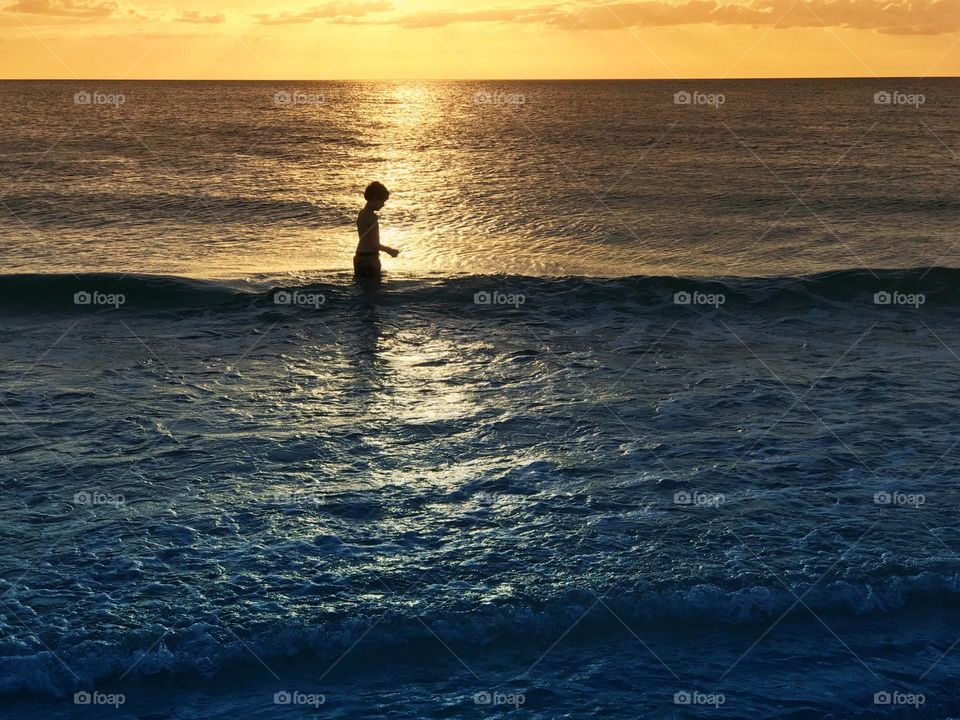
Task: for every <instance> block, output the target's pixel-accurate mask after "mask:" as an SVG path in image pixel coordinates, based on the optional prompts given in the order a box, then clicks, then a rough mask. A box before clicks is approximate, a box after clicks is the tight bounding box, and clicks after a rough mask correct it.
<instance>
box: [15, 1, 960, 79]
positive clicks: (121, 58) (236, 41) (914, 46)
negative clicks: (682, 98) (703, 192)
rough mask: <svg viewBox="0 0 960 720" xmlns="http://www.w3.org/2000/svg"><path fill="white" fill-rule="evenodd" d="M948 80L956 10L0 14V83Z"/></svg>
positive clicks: (723, 4)
mask: <svg viewBox="0 0 960 720" xmlns="http://www.w3.org/2000/svg"><path fill="white" fill-rule="evenodd" d="M921 75H960V0H637V1H636V2H631V1H629V0H616V1H614V2H606V1H604V0H570V1H569V2H549V0H548V1H547V2H531V1H530V0H504V2H502V3H501V2H496V0H495V1H494V2H479V1H478V0H327V1H325V2H324V1H321V2H309V1H306V2H304V1H301V2H296V1H291V2H285V0H280V1H279V2H276V3H270V4H266V3H262V2H255V1H253V0H209V1H208V2H203V3H200V4H197V3H192V2H180V1H178V0H0V77H4V78H116V79H120V78H130V79H136V78H184V79H193V78H197V79H202V78H222V79H244V78H247V79H297V80H308V79H318V80H324V79H375V78H382V79H415V78H423V79H426V78H464V79H493V78H505V79H506V78H675V77H679V78H700V77H721V78H723V77H816V76H866V77H871V76H921Z"/></svg>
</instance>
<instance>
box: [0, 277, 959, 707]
mask: <svg viewBox="0 0 960 720" xmlns="http://www.w3.org/2000/svg"><path fill="white" fill-rule="evenodd" d="M957 280H958V277H957V272H956V271H954V270H948V269H932V270H929V271H927V270H915V271H906V272H905V271H882V272H869V271H849V272H844V273H838V274H832V275H826V276H824V275H821V276H813V277H809V278H805V279H776V278H757V279H739V280H726V281H712V282H706V281H696V280H682V279H677V278H622V279H613V280H591V279H584V278H569V279H565V280H544V279H536V278H524V277H518V276H486V277H464V278H460V279H455V280H443V279H439V278H437V279H423V280H417V281H413V280H408V281H391V282H388V283H387V284H385V285H384V286H382V287H381V288H379V289H373V288H361V287H357V286H354V285H352V284H351V283H349V282H348V281H347V280H346V279H345V278H340V279H338V278H332V279H331V280H329V281H326V282H318V283H313V284H310V285H296V286H291V285H283V284H280V285H275V284H273V283H264V284H261V285H256V284H254V283H246V284H244V285H240V284H239V283H234V284H230V285H228V284H225V283H212V282H207V281H195V280H185V279H178V278H164V277H143V276H126V277H120V276H117V275H80V276H49V275H48V276H6V277H4V279H3V291H2V298H0V299H2V308H3V310H2V318H3V323H2V333H3V337H2V340H3V342H2V344H0V348H2V349H0V353H2V368H3V370H2V374H3V388H4V394H3V396H2V398H0V400H2V403H3V408H4V414H3V416H2V422H3V433H2V438H3V439H2V445H0V451H2V459H3V462H2V463H0V469H2V472H3V489H4V493H3V494H2V496H0V502H2V504H3V510H4V512H3V517H4V519H5V521H4V526H3V527H4V537H5V543H4V546H5V547H6V548H7V551H6V552H5V553H4V556H3V568H2V578H3V580H2V591H3V596H2V598H3V605H2V609H3V613H2V617H3V622H4V625H5V627H4V630H5V633H4V636H3V639H2V641H0V653H2V659H0V669H2V675H0V678H2V679H0V682H2V685H0V691H2V692H3V695H4V697H5V698H6V701H5V702H6V703H8V704H7V706H6V709H5V716H8V717H26V716H28V715H30V716H36V715H37V714H38V713H39V714H42V716H44V717H53V718H56V717H64V718H65V717H87V716H89V717H95V716H96V717H101V716H104V715H106V716H117V717H151V718H152V717H171V718H221V717H222V718H226V717H236V716H255V717H277V718H281V717H290V716H291V713H292V716H294V717H310V716H312V715H317V716H331V717H344V718H346V717H351V718H353V717H398V718H399V717H411V716H413V717H431V718H434V717H435V718H441V717H486V716H490V715H493V716H498V717H499V716H503V717H506V716H508V715H510V716H516V717H528V718H554V717H598V718H600V717H603V718H610V717H616V718H621V717H622V718H632V717H646V716H662V717H678V718H685V717H700V716H709V715H710V714H711V713H714V712H718V713H723V714H724V716H727V717H738V718H740V717H742V718H748V717H749V718H757V717H770V718H774V717H791V718H808V717H809V718H814V717H818V718H819V717H836V718H841V717H842V718H848V717H886V716H888V715H892V714H894V713H896V712H900V713H906V712H907V711H910V712H912V713H914V714H916V715H919V716H924V717H944V716H947V715H948V714H949V713H951V712H953V711H955V709H956V708H957V707H958V702H960V698H958V695H957V689H956V683H955V681H954V677H955V674H956V672H957V671H958V662H960V661H958V660H957V657H955V656H954V654H953V652H952V645H953V643H954V641H955V640H956V637H957V635H958V626H957V622H956V611H957V607H958V603H957V601H958V598H960V595H958V593H960V585H958V571H960V560H958V557H957V555H956V552H955V550H956V548H958V547H960V537H958V531H957V528H956V523H955V509H956V507H957V501H958V497H957V489H956V483H955V477H956V472H957V458H956V454H955V444H956V438H957V436H958V430H960V428H958V418H957V413H956V402H955V399H954V398H955V388H956V386H957V383H958V381H960V361H958V359H957V357H956V356H955V352H956V349H957V348H960V337H958V331H957V325H956V320H955V318H956V306H957V301H958V299H960V290H958V289H957V288H958V282H957ZM81 292H88V293H90V297H91V303H90V304H75V301H74V295H75V294H76V293H81ZM97 293H99V295H97ZM282 293H288V296H289V298H290V299H291V302H290V304H282V303H281V304H278V302H277V300H278V299H279V300H281V301H282V300H283V299H284V296H283V295H282ZM482 293H489V297H490V298H491V302H490V304H477V302H478V301H479V302H481V303H483V302H484V299H485V296H484V295H482ZM683 293H687V294H688V295H689V298H690V302H689V303H688V304H684V303H683V301H684V297H685V296H684V295H683ZM877 293H881V294H880V295H877ZM882 293H888V294H889V298H888V297H887V296H886V295H883V294H882ZM278 294H279V297H278ZM678 294H679V295H678ZM109 297H113V299H114V300H115V301H116V306H115V307H114V306H110V305H97V304H95V303H96V302H97V300H94V298H99V299H101V300H104V299H106V298H109ZM121 297H122V302H120V298H121ZM707 298H710V299H711V300H712V303H713V304H702V302H701V301H705V300H706V299H707ZM307 299H310V302H307ZM508 299H509V300H510V301H512V304H495V303H496V302H498V301H504V302H506V301H507V300H508ZM887 299H889V302H886V301H887ZM298 302H299V303H300V304H297V303H298ZM698 303H701V304H698ZM911 303H912V304H911ZM76 692H91V693H92V692H99V693H102V695H100V696H96V697H97V698H99V700H98V701H99V702H110V701H111V696H114V697H113V701H116V699H117V697H116V696H119V695H122V696H123V700H124V704H123V706H122V707H120V708H119V709H117V710H115V711H114V710H113V709H110V710H109V712H108V711H106V710H105V709H104V707H103V706H97V707H90V708H88V707H86V706H83V705H76V704H74V693H76ZM283 692H288V693H290V696H289V697H290V698H291V699H292V702H293V703H296V702H299V703H311V702H312V703H315V707H311V706H310V705H309V704H307V705H303V704H301V705H295V707H293V708H291V705H288V704H283V703H282V702H281V703H280V704H277V703H275V694H276V693H283ZM296 693H299V694H296ZM484 693H487V694H484ZM685 693H686V694H685ZM876 693H881V695H877V696H876V697H877V698H879V700H880V701H881V702H882V701H883V699H884V697H886V696H884V695H882V693H890V698H891V704H889V705H885V704H877V703H876V702H875V694H876ZM896 693H899V694H896ZM321 695H322V700H323V703H322V704H321V703H320V696H321ZM921 696H922V700H923V707H922V708H921V709H920V710H919V711H916V710H914V708H913V707H912V706H911V705H910V703H913V704H914V705H918V704H919V702H920V697H921ZM79 697H80V699H83V697H84V696H79ZM276 697H277V699H279V700H281V701H282V700H284V699H285V697H286V696H284V695H280V696H276ZM685 699H689V700H690V704H684V701H685ZM488 700H489V702H487V701H488ZM717 708H719V709H717Z"/></svg>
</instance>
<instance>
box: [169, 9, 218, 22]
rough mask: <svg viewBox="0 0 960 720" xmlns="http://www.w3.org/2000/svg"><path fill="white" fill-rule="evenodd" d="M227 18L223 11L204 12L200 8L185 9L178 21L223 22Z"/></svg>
mask: <svg viewBox="0 0 960 720" xmlns="http://www.w3.org/2000/svg"><path fill="white" fill-rule="evenodd" d="M226 19H227V17H226V15H224V14H223V13H216V14H213V13H203V12H200V11H199V10H184V11H183V13H182V14H181V15H180V17H178V18H177V22H185V23H222V22H225V21H226Z"/></svg>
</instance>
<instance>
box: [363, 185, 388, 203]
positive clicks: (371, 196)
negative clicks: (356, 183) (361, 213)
mask: <svg viewBox="0 0 960 720" xmlns="http://www.w3.org/2000/svg"><path fill="white" fill-rule="evenodd" d="M363 197H364V199H366V201H367V202H368V203H369V204H370V205H371V206H373V208H374V209H375V210H379V209H380V208H382V207H383V204H384V203H385V202H386V201H387V199H388V198H389V197H390V191H389V190H387V186H386V185H384V184H383V183H381V182H372V183H370V184H369V185H367V189H366V190H364V191H363Z"/></svg>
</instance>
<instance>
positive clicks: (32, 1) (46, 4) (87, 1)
mask: <svg viewBox="0 0 960 720" xmlns="http://www.w3.org/2000/svg"><path fill="white" fill-rule="evenodd" d="M117 9H118V8H117V4H116V3H114V2H97V1H96V0H79V1H75V0H17V2H15V3H13V4H11V5H5V6H4V7H3V10H4V11H5V12H16V13H25V14H29V15H49V16H52V17H73V18H105V17H110V16H111V15H113V14H115V13H116V12H117Z"/></svg>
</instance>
